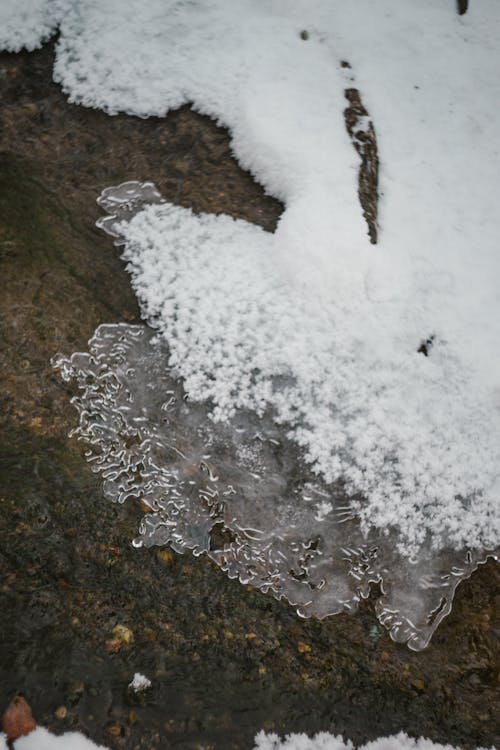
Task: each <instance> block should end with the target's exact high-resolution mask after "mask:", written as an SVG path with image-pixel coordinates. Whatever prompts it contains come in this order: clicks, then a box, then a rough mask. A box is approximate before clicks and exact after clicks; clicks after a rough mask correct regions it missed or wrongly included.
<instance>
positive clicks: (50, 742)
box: [0, 727, 107, 750]
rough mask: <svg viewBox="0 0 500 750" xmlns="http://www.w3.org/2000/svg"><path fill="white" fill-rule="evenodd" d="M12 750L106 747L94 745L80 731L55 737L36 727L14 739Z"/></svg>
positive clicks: (74, 749) (101, 749)
mask: <svg viewBox="0 0 500 750" xmlns="http://www.w3.org/2000/svg"><path fill="white" fill-rule="evenodd" d="M0 750H1V746H0ZM14 750H107V748H106V747H104V745H96V744H95V743H94V742H92V740H89V739H87V737H84V735H83V734H80V732H66V733H65V734H62V735H60V736H59V737H57V736H56V735H55V734H52V733H51V732H49V731H48V730H47V729H45V728H44V727H37V728H36V729H35V730H34V731H33V732H30V733H29V734H28V735H26V736H25V737H20V738H19V739H18V740H16V742H15V743H14Z"/></svg>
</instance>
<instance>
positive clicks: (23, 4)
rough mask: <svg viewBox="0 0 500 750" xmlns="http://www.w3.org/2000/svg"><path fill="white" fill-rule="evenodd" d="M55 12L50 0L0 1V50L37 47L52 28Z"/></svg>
mask: <svg viewBox="0 0 500 750" xmlns="http://www.w3.org/2000/svg"><path fill="white" fill-rule="evenodd" d="M58 23H59V13H58V11H57V9H56V3H55V2H54V0H2V1H1V2H0V49H6V50H8V51H10V52H19V51H20V50H21V49H23V47H24V48H26V49H28V50H33V49H36V47H40V46H41V45H42V43H43V42H44V41H45V40H46V39H48V38H49V37H50V36H51V35H52V34H53V33H54V31H55V30H56V28H57V25H58Z"/></svg>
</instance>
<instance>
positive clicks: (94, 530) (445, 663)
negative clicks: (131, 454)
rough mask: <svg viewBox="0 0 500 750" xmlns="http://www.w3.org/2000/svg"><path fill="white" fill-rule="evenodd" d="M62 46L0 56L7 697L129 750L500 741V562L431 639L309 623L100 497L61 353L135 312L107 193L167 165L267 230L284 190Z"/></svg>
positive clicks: (136, 513)
mask: <svg viewBox="0 0 500 750" xmlns="http://www.w3.org/2000/svg"><path fill="white" fill-rule="evenodd" d="M52 61H53V49H52V47H50V46H46V47H44V48H43V49H42V50H40V51H38V52H35V53H31V54H27V53H26V54H19V55H9V54H3V55H0V101H1V110H0V151H1V152H2V154H1V157H0V282H1V295H0V320H1V329H0V347H1V353H0V358H1V363H0V371H1V378H2V384H1V389H0V399H1V407H2V408H1V425H0V428H1V437H0V477H1V478H0V634H1V642H0V713H1V711H2V710H3V708H4V707H5V706H6V705H7V703H8V702H9V701H10V700H11V698H12V697H13V696H14V695H15V694H16V693H17V692H19V691H21V692H22V693H24V695H25V697H26V698H27V700H28V701H29V702H30V704H31V706H32V708H33V712H34V715H35V717H36V719H37V720H38V721H39V723H41V724H44V725H46V726H48V727H49V728H50V729H51V730H53V731H55V732H62V731H64V730H67V729H69V728H72V729H79V730H82V731H84V732H85V733H87V734H88V735H89V736H90V737H92V738H93V739H94V740H96V741H98V742H102V743H105V744H107V745H108V746H109V747H110V748H148V750H156V749H157V748H167V747H176V748H200V747H204V748H211V747H217V748H250V747H252V740H253V737H254V735H255V733H256V732H257V731H258V730H260V729H262V728H264V729H267V730H274V731H277V732H281V733H283V732H285V731H286V732H290V731H307V732H309V733H312V732H315V731H319V730H330V731H333V732H337V733H343V734H344V735H345V736H348V737H350V738H352V739H354V740H355V741H357V742H358V741H362V740H366V739H368V738H375V737H377V736H379V735H381V734H390V733H394V732H397V731H399V730H401V729H403V730H405V731H407V732H409V733H410V734H413V735H425V736H427V737H430V738H431V739H433V740H436V741H441V742H446V741H448V742H451V743H454V744H460V745H463V746H464V747H472V746H474V745H483V746H490V745H491V744H493V743H495V742H496V743H497V744H498V745H500V737H499V736H498V724H497V723H496V719H495V717H497V718H498V716H500V698H499V691H498V673H499V666H500V657H499V637H500V622H499V617H498V606H499V604H500V597H499V595H498V591H499V583H500V570H499V568H498V566H495V565H494V564H493V563H491V562H490V563H488V564H486V565H484V566H482V567H481V568H480V570H479V571H478V572H477V573H476V574H475V575H474V576H473V577H472V578H471V579H470V580H469V581H467V582H466V583H464V584H462V585H461V586H460V588H459V592H458V595H457V597H456V602H455V606H454V608H453V612H452V614H451V615H450V616H449V617H448V618H447V619H446V620H445V621H444V623H443V624H442V625H441V627H440V628H439V630H438V632H437V634H436V635H435V637H434V639H433V641H432V642H431V645H430V646H429V647H428V649H427V650H425V651H424V652H421V653H418V654H417V653H413V652H411V651H409V650H408V649H407V648H406V647H405V646H401V645H397V644H395V643H393V642H392V641H391V640H390V639H389V638H388V636H387V634H386V633H385V632H384V631H383V630H382V629H381V628H380V627H379V626H378V625H377V623H376V620H375V616H374V613H373V606H372V602H370V601H367V602H366V603H364V605H363V606H362V607H361V610H360V612H359V614H358V615H357V616H354V617H348V616H343V615H341V616H337V617H334V618H330V619H329V620H327V621H324V622H317V621H311V620H309V621H302V620H299V619H298V618H297V616H296V615H295V614H294V612H293V611H292V610H291V608H290V607H288V606H287V605H286V604H285V603H279V602H276V601H274V600H272V599H270V598H268V597H266V596H264V595H262V594H259V593H257V592H255V591H253V590H250V589H247V588H245V587H243V586H241V585H240V584H238V583H236V582H234V581H229V580H228V579H227V578H226V577H225V576H224V575H223V574H222V573H221V572H220V571H219V570H218V569H217V568H215V567H214V566H213V565H212V564H211V563H210V562H209V561H208V560H206V559H203V558H199V559H195V558H193V557H187V556H186V557H183V556H179V555H176V554H174V553H170V552H168V551H167V550H165V549H161V550H160V549H150V550H144V549H141V550H135V549H133V548H132V546H131V544H130V540H131V539H132V538H133V536H134V535H135V533H136V529H137V524H138V521H139V518H140V516H141V510H140V508H139V507H136V506H134V505H133V504H132V503H129V504H128V505H126V506H118V507H117V506H113V505H111V504H110V503H108V502H106V501H104V500H103V498H102V494H101V491H100V487H99V482H98V480H97V478H96V477H95V476H94V475H93V474H92V473H91V471H90V469H89V466H88V464H87V463H86V461H85V458H84V449H83V447H82V446H81V445H80V444H78V443H76V441H73V440H70V439H69V438H68V437H67V435H68V432H69V431H70V429H71V428H72V427H73V426H74V425H75V422H76V412H75V411H74V409H73V407H71V405H70V404H69V399H70V396H71V392H70V391H69V389H68V387H67V386H65V385H64V383H62V382H61V380H60V378H59V377H58V375H57V374H55V373H54V372H53V371H52V369H51V366H50V358H51V357H52V356H53V355H54V354H55V353H56V352H57V351H63V352H65V353H71V352H73V351H75V350H77V349H85V348H86V343H87V340H88V339H89V337H90V336H91V335H92V333H93V331H94V329H95V328H96V326H97V325H98V324H99V323H103V322H107V323H110V322H118V321H121V320H125V321H137V320H138V310H137V304H136V300H135V298H134V295H133V293H132V291H131V289H130V285H129V281H128V277H127V275H126V273H125V271H124V269H123V265H122V263H121V261H120V259H119V257H118V253H117V251H116V249H115V248H114V247H113V245H112V243H111V242H110V240H109V238H106V237H105V236H104V235H103V234H102V233H101V232H99V231H98V230H96V229H95V228H94V222H95V220H96V219H97V217H98V215H99V210H98V207H97V205H96V203H95V199H96V197H97V196H98V194H99V193H100V191H101V190H102V189H103V188H104V187H106V186H108V185H112V184H115V183H118V182H121V181H123V180H128V179H139V180H143V179H148V180H153V181H154V182H155V183H156V184H157V186H158V187H159V189H160V190H161V191H162V193H163V195H164V196H165V197H166V198H168V199H169V200H171V201H175V202H177V203H181V204H182V205H186V206H192V207H193V208H194V209H195V210H196V211H201V210H203V211H214V212H225V213H228V214H232V215H233V216H239V217H243V218H245V219H247V220H249V221H253V222H256V223H259V224H261V225H262V226H263V227H265V228H266V229H268V230H270V231H272V229H273V228H274V227H275V225H276V221H277V219H278V218H279V215H280V212H281V210H282V207H281V206H280V204H279V203H277V202H276V201H275V200H273V199H272V198H270V197H266V196H265V195H264V193H263V190H262V189H261V188H260V187H259V186H258V185H257V184H255V183H254V182H253V180H252V179H251V177H250V176H249V175H248V174H245V173H244V172H242V171H241V169H240V168H239V167H238V165H237V164H236V162H235V161H234V160H233V158H232V156H231V151H230V145H229V138H228V134H227V133H226V132H225V131H223V130H221V129H220V128H217V127H216V126H215V125H214V124H213V123H212V122H211V121H210V120H208V119H206V118H203V117H200V116H198V115H196V114H195V113H193V112H192V111H190V110H189V109H188V108H183V109H181V110H179V111H177V112H174V113H173V114H171V115H169V116H168V117H167V118H165V119H161V120H160V119H154V118H152V119H149V120H140V119H134V118H131V117H127V116H117V117H108V116H106V115H104V114H103V113H101V112H97V111H92V110H87V109H83V108H80V107H76V106H72V105H70V104H68V103H67V101H66V99H65V97H64V96H63V95H62V93H61V92H60V90H59V88H58V87H57V86H56V85H55V84H53V83H52V82H51V68H52ZM495 597H496V598H495ZM117 625H121V626H124V627H125V628H127V629H128V630H127V631H123V630H122V631H121V635H120V633H118V631H116V630H115V631H114V632H113V629H114V628H115V626H117ZM127 641H128V642H127ZM135 671H140V672H142V673H144V674H146V675H147V676H148V677H149V678H150V679H151V680H152V682H153V687H152V688H151V689H150V690H149V691H148V692H147V693H145V694H144V696H143V698H139V697H137V696H134V695H131V694H130V693H129V692H127V684H128V682H129V681H130V680H131V679H132V676H133V674H134V672H135Z"/></svg>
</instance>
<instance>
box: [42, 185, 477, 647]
mask: <svg viewBox="0 0 500 750" xmlns="http://www.w3.org/2000/svg"><path fill="white" fill-rule="evenodd" d="M135 188H136V186H134V184H133V183H127V184H126V185H124V186H121V188H120V189H119V192H118V194H115V196H114V197H115V200H114V205H115V209H116V205H118V204H120V202H122V204H123V206H124V212H123V213H121V212H119V216H120V218H121V217H129V216H131V215H133V213H134V212H135V211H136V210H137V209H138V208H139V207H140V201H135V200H134V190H135ZM144 189H145V192H146V196H147V199H148V200H151V199H153V200H159V195H158V194H157V193H155V191H154V187H153V186H152V185H151V184H150V183H149V184H146V185H145V187H144ZM131 196H132V199H131V200H129V198H130V197H131ZM109 200H110V196H109V192H107V194H106V195H105V196H104V200H103V201H101V202H105V201H109ZM108 205H109V203H108ZM116 221H117V217H116V215H115V216H112V217H111V218H108V219H105V220H104V221H101V226H104V228H106V229H107V231H109V232H110V233H113V232H114V227H115V226H116ZM168 358H169V352H168V347H167V345H166V343H165V342H164V341H163V340H162V339H161V338H160V337H159V336H157V335H156V334H155V332H154V331H153V330H152V329H150V328H149V327H147V326H144V325H126V324H116V325H101V326H100V327H99V328H98V329H97V331H96V332H95V335H94V336H93V338H92V339H91V341H90V343H89V352H88V353H79V352H77V353H75V354H73V355H72V356H71V357H69V358H66V357H64V356H58V357H57V358H56V359H55V360H54V364H55V366H56V367H57V368H59V369H60V371H61V374H62V376H63V378H64V379H65V380H67V381H69V380H75V381H76V382H77V384H78V387H79V388H80V394H79V396H78V397H75V398H74V399H73V402H74V404H75V406H76V407H77V409H78V412H79V415H80V420H79V425H78V427H77V428H76V429H75V430H74V431H73V434H74V435H76V436H77V437H78V438H79V439H81V440H83V441H85V443H87V444H88V446H89V450H88V453H87V458H88V460H89V461H90V462H91V465H92V468H93V471H95V472H96V473H99V474H100V475H101V476H102V479H103V492H104V494H105V496H106V497H108V498H109V499H111V500H112V501H114V502H119V503H123V502H124V501H125V500H127V499H128V498H140V499H141V500H142V501H143V503H145V504H146V506H147V507H148V508H149V509H150V512H148V513H146V515H145V516H144V518H143V520H142V522H141V525H140V528H139V535H138V537H137V539H136V540H135V541H134V544H135V546H136V547H142V546H145V547H149V546H152V545H170V546H171V547H172V548H173V549H174V550H176V551H178V552H184V551H186V550H191V551H192V552H193V553H194V554H195V555H200V554H202V553H205V554H207V555H208V556H209V557H210V558H211V559H212V560H213V561H214V562H216V563H217V565H219V566H220V567H221V568H222V569H223V570H224V571H225V572H226V573H227V574H228V576H229V577H230V578H237V579H238V580H239V581H241V582H242V583H245V584H249V585H251V586H254V587H256V588H257V589H259V590H261V591H262V592H264V593H269V594H272V595H273V596H274V597H276V598H277V599H280V598H284V599H286V600H287V601H288V602H289V603H290V604H291V605H292V606H294V607H295V608H296V610H297V612H298V614H299V615H301V616H302V617H310V616H314V617H318V618H323V617H327V616H328V615H333V614H337V613H339V612H343V611H344V612H349V613H352V612H355V611H356V609H357V606H358V603H359V601H360V600H361V599H363V598H366V597H368V595H369V593H370V587H371V584H374V583H376V584H380V587H381V592H382V595H381V596H380V598H379V599H378V601H377V604H376V612H377V616H378V618H379V621H380V622H381V623H382V624H383V625H384V626H385V627H386V628H387V629H388V630H389V632H390V635H391V637H392V638H393V640H395V641H398V642H405V643H407V644H408V646H409V647H410V648H411V649H413V650H420V649H423V648H424V647H425V646H426V645H427V644H428V642H429V640H430V638H431V636H432V634H433V633H434V631H435V630H436V628H437V627H438V625H439V623H440V622H441V620H442V619H443V617H445V616H446V615H447V614H448V613H449V612H450V609H451V606H452V601H453V596H454V593H455V589H456V587H457V585H458V584H459V583H460V581H462V580H463V579H464V578H467V577H468V576H470V575H471V573H472V572H473V571H474V570H475V569H476V568H477V566H478V565H479V564H480V563H481V562H484V561H485V560H486V559H487V557H488V555H487V553H486V552H485V551H477V550H476V551H472V550H462V551H454V550H450V549H446V550H440V551H438V552H436V551H435V550H433V549H432V546H431V544H430V542H429V544H428V545H426V546H425V547H423V548H422V549H421V550H420V554H419V556H418V559H415V560H409V559H407V558H405V557H403V556H402V555H401V554H400V553H399V552H398V551H397V541H398V539H397V536H396V532H395V531H393V530H391V529H385V530H383V532H380V531H379V530H372V531H371V532H370V533H369V535H368V536H365V535H364V534H363V533H362V532H361V529H360V525H359V521H358V519H357V517H356V514H355V511H354V509H353V506H352V505H351V504H350V502H349V498H347V497H346V494H345V491H344V489H343V487H342V486H341V485H340V484H338V485H335V486H332V485H329V486H328V485H325V484H322V483H321V481H319V480H318V478H317V477H316V476H315V475H314V474H313V473H312V472H311V470H310V469H309V468H308V467H307V465H306V463H305V462H304V460H303V459H302V457H301V455H300V454H299V451H298V449H297V447H296V446H295V444H293V443H292V442H291V441H289V440H288V439H287V438H286V436H285V435H284V430H283V428H282V427H281V428H280V427H278V426H277V425H276V424H275V423H274V422H273V419H272V416H271V415H269V414H267V415H265V416H264V417H263V418H258V417H257V416H256V415H254V414H252V413H244V412H240V413H239V414H238V415H237V416H236V417H235V418H234V419H233V420H232V421H231V422H229V423H222V424H221V423H214V422H213V421H212V420H211V419H210V418H209V416H208V413H209V410H208V408H207V406H206V405H203V404H198V403H192V402H189V401H188V400H187V398H186V396H185V394H184V393H183V389H182V384H181V382H180V381H179V380H177V379H175V378H174V377H173V375H172V374H171V372H170V370H169V367H168ZM351 500H352V498H351ZM357 500H359V498H357Z"/></svg>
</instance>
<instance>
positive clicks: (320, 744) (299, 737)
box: [254, 732, 495, 750]
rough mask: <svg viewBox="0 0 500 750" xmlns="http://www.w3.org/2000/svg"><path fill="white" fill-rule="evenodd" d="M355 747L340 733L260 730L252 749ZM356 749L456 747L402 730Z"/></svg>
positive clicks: (351, 749) (331, 749)
mask: <svg viewBox="0 0 500 750" xmlns="http://www.w3.org/2000/svg"><path fill="white" fill-rule="evenodd" d="M355 747H356V746H355V745H353V743H352V742H351V741H350V740H347V742H346V741H344V739H343V738H342V737H341V736H340V735H333V734H329V733H328V732H319V733H318V734H316V735H315V736H314V737H308V736H307V735H306V734H289V735H287V736H286V738H285V739H283V740H282V739H280V738H279V737H278V735H277V734H265V733H264V732H260V733H259V734H258V735H257V736H256V738H255V748H254V750H354V748H355ZM358 750H456V748H454V747H453V746H452V745H441V744H439V743H438V742H431V740H427V739H425V738H423V737H420V738H418V739H413V738H412V737H408V735H407V734H404V732H400V733H399V734H397V735H394V736H392V737H380V738H379V739H377V740H374V741H373V742H367V743H366V744H365V745H361V746H359V747H358ZM477 750H481V748H478V749H477ZM482 750H485V749H484V748H483V749H482ZM491 750H495V748H491Z"/></svg>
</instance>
